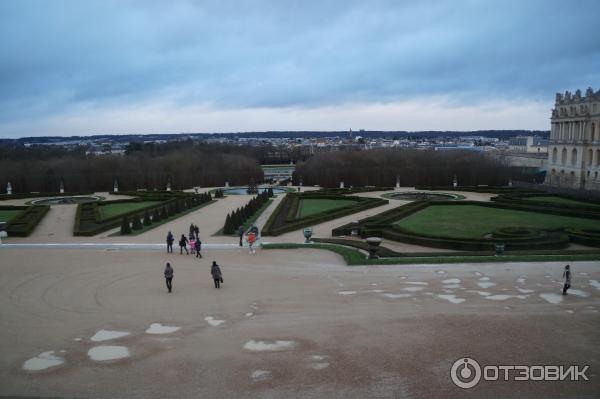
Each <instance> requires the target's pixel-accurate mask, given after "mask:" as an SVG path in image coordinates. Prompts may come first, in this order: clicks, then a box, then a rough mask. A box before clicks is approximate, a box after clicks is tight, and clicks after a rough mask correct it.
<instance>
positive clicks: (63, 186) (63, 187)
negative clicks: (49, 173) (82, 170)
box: [58, 180, 65, 194]
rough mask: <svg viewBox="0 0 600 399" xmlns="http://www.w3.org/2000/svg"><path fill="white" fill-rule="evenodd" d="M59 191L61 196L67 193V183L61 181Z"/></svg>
mask: <svg viewBox="0 0 600 399" xmlns="http://www.w3.org/2000/svg"><path fill="white" fill-rule="evenodd" d="M58 190H59V191H60V193H61V194H64V193H65V183H64V182H63V181H62V180H61V181H60V188H59V189H58Z"/></svg>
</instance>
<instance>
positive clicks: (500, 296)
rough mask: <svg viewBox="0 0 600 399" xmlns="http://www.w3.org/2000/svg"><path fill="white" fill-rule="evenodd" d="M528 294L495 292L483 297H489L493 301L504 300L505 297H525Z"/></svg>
mask: <svg viewBox="0 0 600 399" xmlns="http://www.w3.org/2000/svg"><path fill="white" fill-rule="evenodd" d="M527 297H528V295H506V294H496V295H489V296H486V297H485V299H491V300H493V301H505V300H507V299H511V298H516V299H526V298H527Z"/></svg>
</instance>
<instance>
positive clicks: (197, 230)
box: [194, 225, 200, 238]
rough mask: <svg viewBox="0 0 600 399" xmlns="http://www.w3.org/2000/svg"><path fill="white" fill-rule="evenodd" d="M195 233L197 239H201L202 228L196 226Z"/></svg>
mask: <svg viewBox="0 0 600 399" xmlns="http://www.w3.org/2000/svg"><path fill="white" fill-rule="evenodd" d="M194 231H195V232H196V238H198V237H200V227H198V225H195V226H194Z"/></svg>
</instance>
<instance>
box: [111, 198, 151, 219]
mask: <svg viewBox="0 0 600 399" xmlns="http://www.w3.org/2000/svg"><path fill="white" fill-rule="evenodd" d="M160 203H161V201H143V202H118V203H116V204H111V203H110V202H106V203H104V204H103V205H100V212H101V215H102V219H108V218H111V217H113V216H119V215H122V214H125V213H127V212H130V211H135V210H137V209H142V208H145V207H147V206H151V205H157V204H160Z"/></svg>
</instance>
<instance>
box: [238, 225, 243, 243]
mask: <svg viewBox="0 0 600 399" xmlns="http://www.w3.org/2000/svg"><path fill="white" fill-rule="evenodd" d="M238 234H239V235H240V247H242V246H243V243H242V241H243V239H244V226H242V225H240V228H239V229H238Z"/></svg>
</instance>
